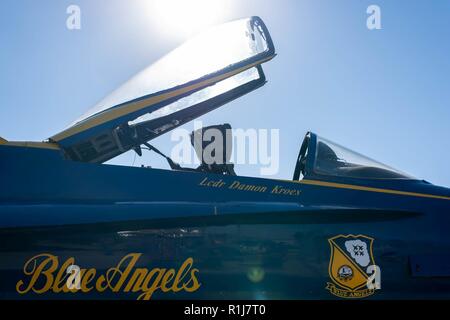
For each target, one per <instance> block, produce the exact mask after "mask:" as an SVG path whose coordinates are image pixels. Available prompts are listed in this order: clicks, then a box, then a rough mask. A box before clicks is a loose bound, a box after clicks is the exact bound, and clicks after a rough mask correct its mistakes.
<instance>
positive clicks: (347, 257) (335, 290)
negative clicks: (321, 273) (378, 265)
mask: <svg viewBox="0 0 450 320" xmlns="http://www.w3.org/2000/svg"><path fill="white" fill-rule="evenodd" d="M373 241H374V239H373V238H370V237H368V236H364V235H356V236H355V235H352V234H350V235H338V236H335V237H333V238H330V239H328V242H329V244H330V249H331V255H330V264H329V268H328V272H329V275H330V278H331V280H332V281H333V283H330V282H328V283H327V287H326V289H328V290H329V291H330V292H331V293H332V294H334V295H335V296H338V297H341V298H363V297H367V296H369V295H372V294H373V293H374V290H373V289H369V288H368V287H367V282H368V280H369V277H370V275H369V274H368V273H367V270H368V267H369V266H373V265H375V260H374V257H373V251H372V249H373Z"/></svg>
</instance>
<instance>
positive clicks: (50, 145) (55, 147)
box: [0, 141, 60, 150]
mask: <svg viewBox="0 0 450 320" xmlns="http://www.w3.org/2000/svg"><path fill="white" fill-rule="evenodd" d="M0 144H1V145H4V146H11V147H24V148H40V149H51V150H60V148H59V146H58V145H57V144H56V143H50V142H35V141H6V142H5V143H0Z"/></svg>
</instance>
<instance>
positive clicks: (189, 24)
mask: <svg viewBox="0 0 450 320" xmlns="http://www.w3.org/2000/svg"><path fill="white" fill-rule="evenodd" d="M150 7H151V10H152V19H155V20H156V21H157V23H158V25H159V27H160V28H161V30H160V31H162V32H164V33H166V34H167V35H170V36H181V37H188V36H191V35H193V34H195V33H197V32H199V31H201V30H203V29H204V28H206V27H209V26H211V25H214V24H217V23H220V22H222V20H223V19H224V17H226V15H227V13H228V11H229V10H230V7H231V4H230V1H229V0H189V1H188V0H154V1H152V2H151V3H150Z"/></svg>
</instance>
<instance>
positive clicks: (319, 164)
mask: <svg viewBox="0 0 450 320" xmlns="http://www.w3.org/2000/svg"><path fill="white" fill-rule="evenodd" d="M314 171H315V172H316V173H318V174H322V175H331V176H341V177H351V178H366V179H414V178H413V177H411V176H409V175H407V174H405V173H403V172H400V171H398V170H396V169H394V168H391V167H389V166H387V165H385V164H382V163H380V162H378V161H375V160H372V159H370V158H368V157H366V156H363V155H362V154H359V153H356V152H354V151H352V150H349V149H347V148H345V147H342V146H340V145H338V144H336V143H334V142H331V141H329V140H326V139H324V138H321V137H317V145H316V159H315V162H314Z"/></svg>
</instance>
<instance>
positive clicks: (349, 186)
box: [284, 179, 450, 200]
mask: <svg viewBox="0 0 450 320" xmlns="http://www.w3.org/2000/svg"><path fill="white" fill-rule="evenodd" d="M284 181H286V180H284ZM290 182H293V183H300V184H308V185H313V186H320V187H330V188H339V189H350V190H359V191H369V192H380V193H388V194H396V195H402V196H411V197H422V198H433V199H443V200H450V197H447V196H439V195H435V194H425V193H418V192H409V191H400V190H392V189H382V188H373V187H365V186H358V185H354V184H344V183H335V182H326V181H318V180H308V179H304V180H300V181H290Z"/></svg>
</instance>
